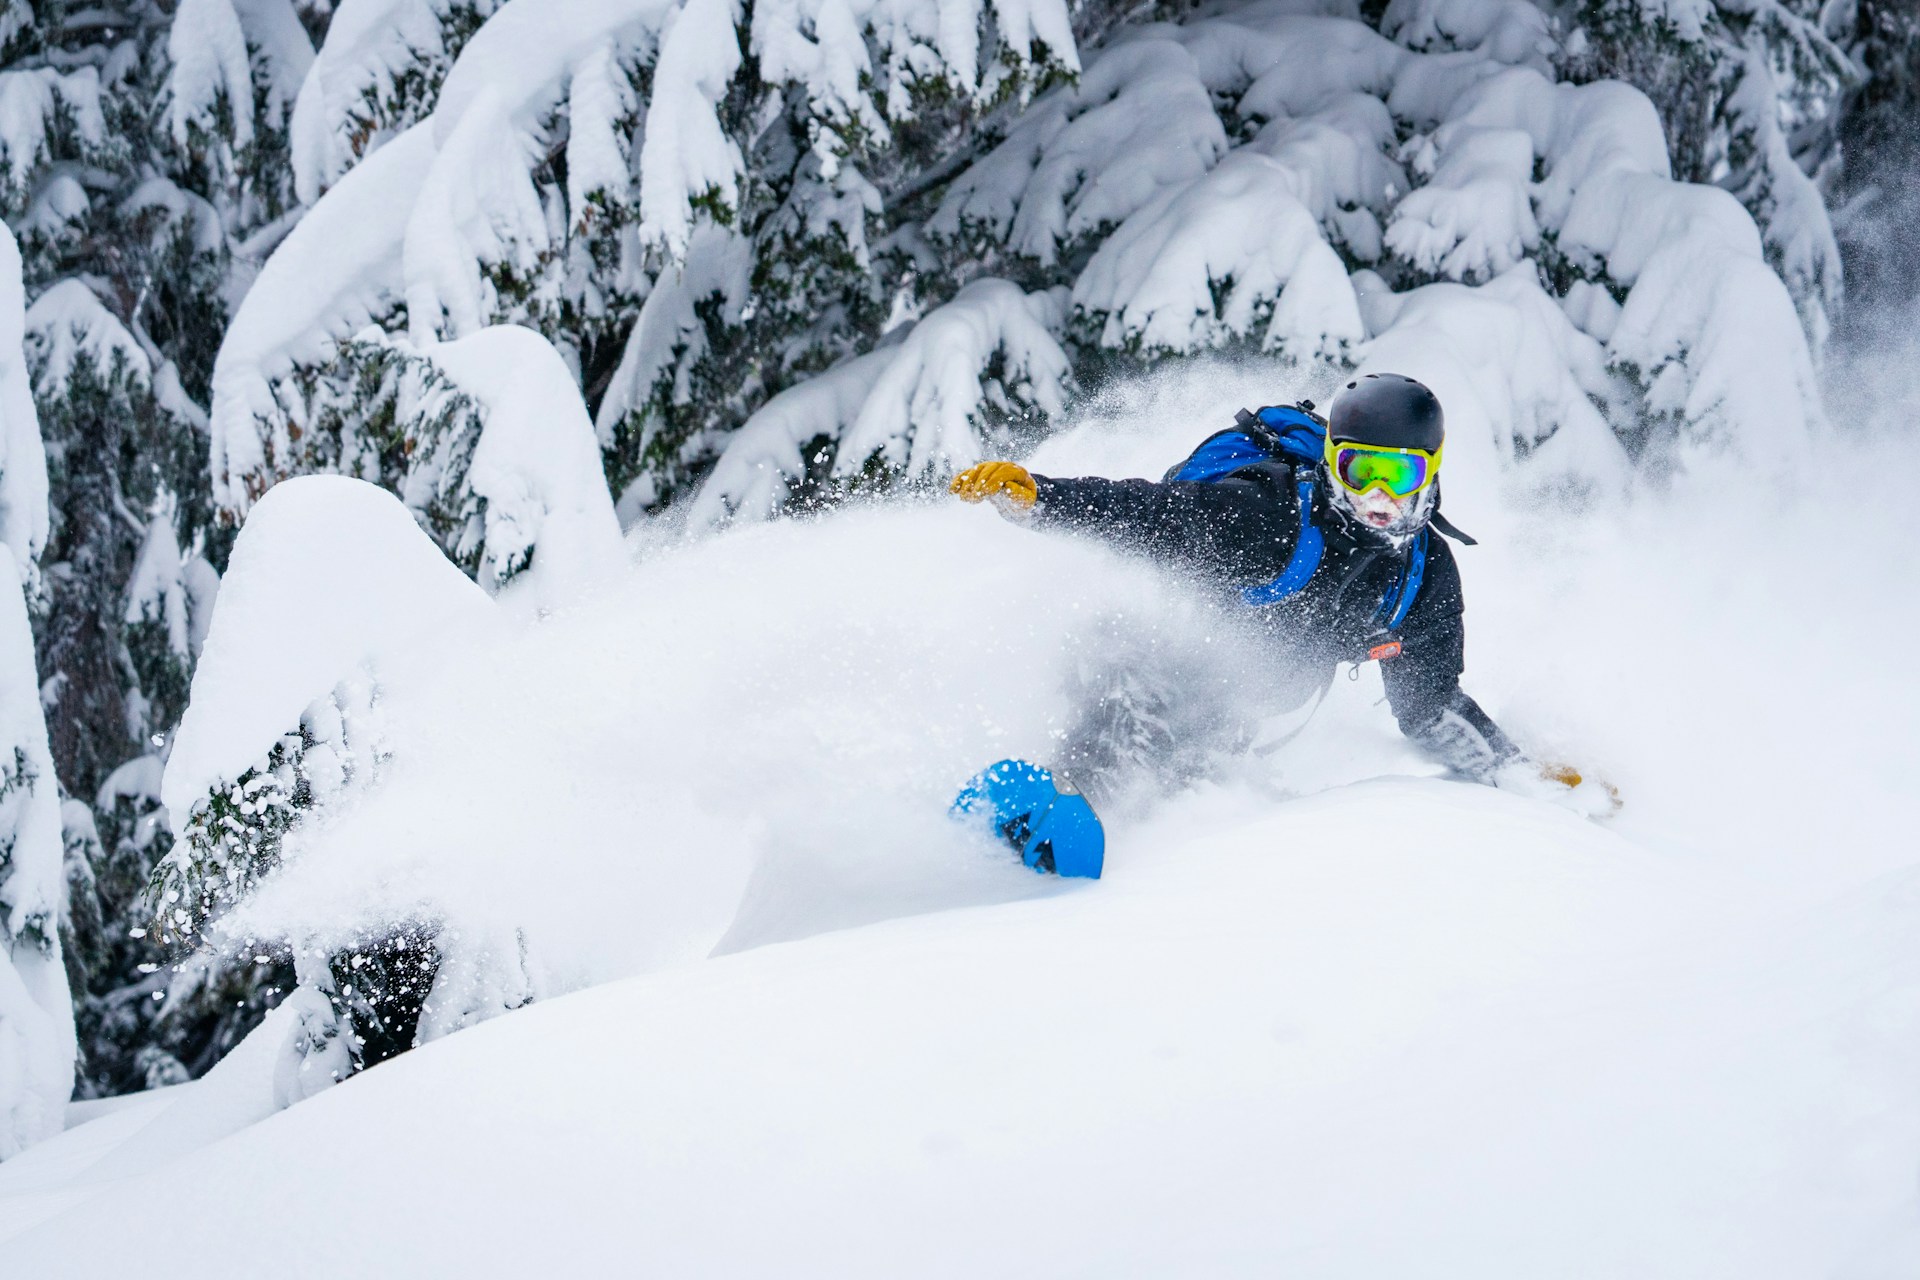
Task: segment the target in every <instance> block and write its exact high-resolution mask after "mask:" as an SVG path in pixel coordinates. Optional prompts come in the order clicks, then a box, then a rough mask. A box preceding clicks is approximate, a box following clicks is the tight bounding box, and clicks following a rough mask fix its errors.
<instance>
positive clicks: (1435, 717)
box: [1381, 534, 1522, 782]
mask: <svg viewBox="0 0 1920 1280" xmlns="http://www.w3.org/2000/svg"><path fill="white" fill-rule="evenodd" d="M1400 643H1401V652H1400V656H1398V657H1396V658H1389V659H1387V660H1386V661H1385V662H1383V663H1382V664H1381V677H1382V679H1383V680H1384V681H1385V683H1386V687H1387V702H1388V704H1389V705H1390V706H1391V707H1392V708H1393V715H1394V719H1396V720H1398V721H1399V723H1400V731H1401V732H1402V733H1404V734H1406V735H1407V737H1409V738H1411V739H1413V741H1415V742H1417V743H1418V744H1420V746H1421V747H1422V748H1424V749H1425V750H1426V751H1427V752H1428V753H1429V754H1431V755H1432V756H1433V757H1434V758H1435V759H1437V760H1439V761H1440V762H1441V763H1442V764H1444V765H1446V766H1447V767H1448V768H1450V769H1452V770H1454V771H1455V772H1456V773H1461V774H1465V775H1466V776H1467V777H1469V778H1473V779H1475V780H1477V781H1480V782H1487V781H1491V780H1492V777H1493V774H1494V773H1495V772H1496V771H1497V770H1498V769H1500V768H1501V766H1503V765H1506V764H1509V763H1511V762H1512V761H1515V760H1518V759H1521V758H1522V757H1521V752H1520V748H1519V747H1517V746H1515V745H1514V744H1513V740H1512V739H1511V738H1509V737H1507V735H1506V734H1505V733H1503V732H1502V731H1501V729H1500V726H1499V725H1497V724H1495V723H1494V722H1493V718H1492V717H1491V716H1489V715H1488V714H1487V713H1486V712H1485V711H1483V710H1481V709H1480V704H1479V703H1477V702H1475V701H1474V700H1473V699H1472V698H1470V697H1468V696H1467V694H1466V691H1465V690H1463V689H1461V687H1460V673H1461V672H1462V671H1464V670H1465V669H1466V619H1465V601H1464V598H1463V596H1462V593H1461V589H1460V567H1459V566H1458V565H1457V564H1455V563H1454V559H1453V549H1452V548H1451V547H1449V546H1448V545H1447V543H1446V541H1445V540H1444V539H1442V538H1441V537H1439V536H1438V535H1437V534H1436V535H1432V536H1430V538H1429V542H1428V552H1427V570H1426V580H1425V581H1424V582H1423V583H1422V585H1421V589H1420V595H1419V598H1418V599H1417V600H1415V602H1414V606H1413V608H1412V610H1411V611H1410V612H1409V613H1408V616H1407V620H1406V623H1405V624H1404V625H1403V626H1402V628H1401V633H1400Z"/></svg>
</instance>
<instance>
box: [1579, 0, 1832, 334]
mask: <svg viewBox="0 0 1920 1280" xmlns="http://www.w3.org/2000/svg"><path fill="white" fill-rule="evenodd" d="M1842 7H1843V6H1835V5H1822V4H1814V3H1808V2H1806V0H1680V2H1678V3H1676V2H1674V0H1583V2H1582V3H1581V4H1580V5H1579V6H1578V8H1577V9H1576V11H1575V17H1576V21H1577V25H1576V27H1575V28H1574V34H1573V38H1572V39H1571V40H1569V41H1568V45H1567V54H1566V56H1565V58H1564V59H1563V62H1564V65H1565V66H1566V67H1567V69H1568V70H1569V71H1570V72H1571V73H1572V74H1573V75H1575V76H1576V77H1577V78H1581V79H1587V78H1594V77H1600V76H1605V77H1617V78H1620V79H1624V80H1626V81H1628V82H1629V83H1632V84H1634V85H1636V86H1638V87H1640V88H1641V89H1643V90H1644V91H1645V92H1646V93H1647V94H1648V95H1649V96H1650V97H1651V98H1652V99H1653V101H1654V103H1655V105H1656V107H1657V108H1658V109H1659V111H1660V114H1661V118H1662V120H1663V121H1664V122H1665V123H1666V126H1667V132H1668V137H1669V140H1670V146H1671V151H1672V155H1673V162H1674V172H1675V176H1677V177H1680V178H1682V179H1684V180H1686V181H1690V182H1713V183H1717V184H1719V185H1721V186H1723V187H1725V188H1726V189H1727V190H1729V191H1731V192H1733V194H1734V195H1736V196H1737V197H1739V199H1740V202H1741V204H1743V205H1745V206H1746V208H1747V211H1748V212H1749V213H1751V214H1752V215H1753V217H1754V220H1755V221H1756V222H1757V223H1758V224H1759V226H1760V230H1761V234H1762V239H1763V242H1764V243H1765V246H1766V251H1767V259H1768V261H1769V262H1770V263H1772V265H1773V266H1774V268H1775V270H1776V271H1778V272H1779V273H1780V275H1781V277H1782V278H1783V279H1784V280H1785V281H1786V283H1787V287H1788V288H1789V289H1790V290H1791V291H1792V292H1793V296H1794V300H1795V302H1796V304H1797V305H1798V307H1799V308H1800V312H1801V316H1802V321H1803V324H1804V326H1805V328H1806V330H1807V334H1808V337H1809V338H1810V340H1811V341H1812V342H1813V344H1814V349H1815V354H1816V356H1817V355H1818V353H1819V349H1820V347H1821V345H1822V344H1823V343H1824V342H1825V340H1826V335H1827V333H1828V330H1829V329H1830V327H1831V323H1832V319H1833V317H1834V316H1835V314H1836V313H1837V312H1838V310H1839V306H1840V299H1841V294H1842V280H1841V263H1840V254H1839V247H1838V245H1837V244H1836V242H1835V239H1834V232H1833V224H1832V220H1831V218H1830V217H1829V215H1828V212H1827V207H1826V202H1825V193H1826V189H1827V187H1828V186H1830V184H1831V182H1832V179H1833V176H1834V170H1835V169H1836V168H1837V167H1838V164H1839V160H1840V155H1839V141H1840V119H1841V107H1842V103H1843V99H1844V97H1845V95H1846V94H1847V93H1848V91H1849V90H1850V89H1851V88H1852V87H1853V86H1854V84H1855V82H1856V79H1857V73H1856V70H1855V68H1854V67H1853V66H1852V64H1851V63H1850V62H1849V60H1848V57H1847V54H1846V52H1845V49H1844V47H1843V43H1844V41H1845V38H1846V35H1847V34H1848V33H1846V32H1844V31H1842V30H1839V29H1838V28H1837V26H1836V23H1837V18H1838V14H1839V11H1840V9H1841V8H1842Z"/></svg>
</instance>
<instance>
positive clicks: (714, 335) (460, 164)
mask: <svg viewBox="0 0 1920 1280" xmlns="http://www.w3.org/2000/svg"><path fill="white" fill-rule="evenodd" d="M389 7H391V6H389ZM479 12H480V11H478V10H474V11H466V10H453V9H444V8H434V9H429V8H428V7H427V6H424V5H418V6H408V7H406V13H407V14H408V15H409V17H408V21H409V22H412V21H414V20H416V19H417V20H418V21H419V23H420V24H421V29H422V30H423V31H426V30H427V29H429V28H431V30H432V31H433V32H435V33H437V34H435V35H433V36H432V38H430V39H429V38H423V39H421V40H419V41H411V42H406V44H407V50H409V52H405V53H403V54H401V55H400V56H397V57H390V56H388V55H389V53H391V52H392V50H390V49H388V48H387V47H386V46H385V45H381V46H379V47H378V48H376V47H375V46H374V45H373V44H370V43H367V42H366V40H365V39H364V37H363V36H362V35H361V34H359V33H360V31H361V25H362V24H357V23H356V24H349V23H347V22H346V20H345V19H346V10H344V9H343V11H342V14H341V17H340V18H339V19H338V20H337V21H336V22H335V24H334V26H333V27H332V29H331V34H330V35H329V38H328V40H327V42H326V43H324V44H323V45H322V47H321V50H320V54H319V59H318V62H317V63H316V67H318V68H326V67H338V68H342V69H343V70H341V71H340V73H339V74H340V76H341V77H342V78H341V80H340V83H341V84H363V85H373V86H375V87H372V88H367V89H363V91H362V92H361V95H360V97H361V100H364V101H374V100H378V101H381V102H389V101H390V102H393V103H395V104H401V105H397V106H396V107H395V108H394V109H393V110H391V111H386V112H385V114H383V115H382V116H381V117H380V119H379V121H378V122H375V123H373V124H372V125H371V127H369V126H368V122H367V121H366V120H365V119H364V118H363V117H362V116H356V115H355V111H356V110H357V108H356V107H354V106H353V105H352V102H350V101H349V96H350V95H349V96H340V95H338V94H335V93H333V91H332V90H330V89H327V88H325V87H324V86H322V87H310V88H309V90H308V93H309V96H310V99H311V105H310V102H309V101H303V102H302V103H301V105H300V110H299V126H298V130H297V131H298V132H299V135H300V137H301V138H302V139H307V138H309V137H311V138H313V139H314V140H315V141H314V143H313V146H312V149H311V150H310V151H308V150H303V151H302V152H301V154H302V156H303V157H308V156H310V157H311V165H310V167H303V169H302V174H303V177H302V181H303V183H306V184H308V188H310V189H313V190H318V189H319V188H320V187H322V186H327V190H326V192H325V194H324V195H323V196H321V197H320V199H319V201H318V203H317V204H316V205H315V206H314V210H313V213H312V215H311V216H310V217H309V218H308V219H307V222H306V223H305V224H303V226H302V227H301V228H299V229H298V231H296V233H295V235H294V236H292V237H289V239H288V241H287V243H286V244H285V245H284V246H282V248H281V249H280V251H279V253H278V254H276V256H275V259H274V261H273V262H271V263H270V264H269V266H268V274H270V275H275V276H278V277H281V278H294V279H301V280H308V279H312V278H314V277H315V275H316V264H317V263H318V262H320V261H321V260H322V259H323V258H324V259H325V260H326V261H327V263H328V266H327V268H326V274H327V275H328V276H330V277H331V281H330V285H329V287H328V288H325V289H321V290H314V289H306V290H304V291H302V293H301V294H300V295H299V296H289V295H288V294H287V292H286V291H284V290H283V291H280V296H281V301H280V303H279V305H278V306H275V307H271V308H269V307H265V306H262V307H261V308H259V309H258V310H257V313H256V314H248V313H247V311H246V310H244V309H243V313H242V315H241V316H240V317H238V318H237V320H236V323H235V325H234V328H233V331H232V333H231V334H230V335H229V337H228V340H227V345H226V348H225V349H224V350H223V352H222V355H221V361H220V371H219V373H218V374H217V376H216V379H215V381H216V392H215V402H214V409H213V418H214V432H215V442H216V443H215V450H216V452H215V468H214V470H215V477H214V478H215V485H216V496H217V497H218V499H219V501H220V502H221V504H222V506H223V507H224V508H225V509H227V510H228V511H230V512H233V513H234V514H236V515H237V514H239V513H241V512H243V511H244V510H245V508H246V506H247V504H248V503H249V502H251V501H252V500H253V499H254V497H256V496H257V494H258V493H259V492H260V491H261V490H262V489H263V488H264V487H265V485H267V484H269V483H271V482H272V481H273V480H275V479H277V478H280V477H282V476H285V475H291V474H299V473H301V472H302V471H305V470H309V469H325V468H324V466H323V467H321V468H315V467H313V466H312V465H311V463H312V462H313V461H314V460H313V459H309V458H306V457H302V456H299V452H298V450H295V449H291V448H289V447H287V444H288V442H289V441H291V440H292V439H296V438H304V436H305V434H306V433H307V431H308V429H309V425H310V420H311V419H312V418H313V417H315V416H316V415H315V413H314V411H313V409H312V405H313V404H314V402H315V400H316V398H317V399H319V400H323V401H325V402H327V403H337V402H338V401H340V400H341V399H343V398H344V399H348V400H351V399H353V396H354V393H353V390H352V386H351V384H352V383H353V382H354V381H356V380H357V379H359V378H360V377H361V374H360V373H359V370H360V369H361V368H362V366H363V363H364V361H365V360H366V359H368V358H370V357H371V356H372V354H373V352H372V349H371V348H368V347H365V346H361V345H354V344H350V343H349V340H350V339H352V338H354V337H355V335H356V334H358V333H360V332H361V331H362V330H363V328H364V327H365V325H366V324H367V322H368V321H369V320H372V321H375V322H378V323H379V324H380V325H381V327H382V328H383V329H384V330H385V331H387V332H388V333H389V334H397V333H399V332H400V331H401V330H402V328H403V326H404V328H405V330H406V331H407V332H408V333H409V334H410V335H411V340H412V341H413V343H414V344H415V345H416V346H424V345H425V344H426V343H428V342H430V341H432V340H434V339H445V338H455V337H461V336H465V335H467V334H469V333H472V332H474V331H475V330H477V329H479V328H482V327H485V326H487V325H489V324H495V323H500V322H503V321H504V322H513V323H523V324H526V325H529V326H531V327H533V328H535V329H538V330H540V331H541V332H543V333H545V334H546V335H547V336H548V337H549V338H550V339H552V340H553V341H554V343H555V344H556V345H557V346H558V347H559V348H560V350H561V351H562V352H563V354H564V355H565V356H566V357H567V359H568V361H569V363H570V364H571V365H572V367H573V368H574V369H575V371H576V376H577V378H578V380H579V382H580V385H581V386H582V387H583V389H584V391H585V393H586V396H587V399H588V402H589V404H590V406H592V407H594V409H595V411H596V419H597V422H598V424H599V429H600V433H601V443H602V445H603V447H604V449H605V452H606V459H607V471H608V475H609V477H610V479H611V480H612V482H613V483H614V485H615V487H616V490H622V491H624V490H626V489H627V488H628V487H629V485H630V483H631V482H635V481H637V482H638V487H637V488H635V489H634V490H633V497H632V498H631V499H630V501H629V506H635V507H646V506H651V505H657V504H658V503H660V502H663V501H665V500H666V499H667V498H669V497H671V496H672V495H673V494H675V493H678V492H682V491H684V490H685V488H686V487H687V484H688V481H689V480H691V479H693V478H696V477H697V476H698V475H699V474H700V473H701V472H702V471H703V470H704V469H705V468H706V467H707V466H708V465H710V464H711V461H712V459H713V457H714V455H715V453H716V451H717V445H718V442H719V440H720V438H721V437H722V436H724V435H725V434H726V433H727V432H728V431H729V430H731V428H732V427H733V426H736V425H737V424H738V422H739V421H740V419H741V418H742V417H744V416H745V414H746V413H747V412H748V411H750V410H751V409H752V408H754V407H756V406H757V405H758V404H760V403H761V402H763V401H764V400H765V399H767V397H768V396H770V395H771V394H773V393H774V392H777V391H778V390H780V389H782V388H783V387H784V386H786V385H788V384H789V383H791V382H793V381H794V380H795V379H796V378H797V377H799V376H801V375H803V374H806V373H810V372H814V371H817V370H819V369H822V368H824V367H826V366H828V365H830V364H832V363H834V362H836V361H838V360H839V359H841V358H843V357H845V356H847V355H849V354H851V353H853V352H854V351H855V350H856V349H857V348H858V347H860V346H861V345H863V344H866V343H870V342H871V341H873V340H874V339H876V338H877V337H878V336H879V335H880V333H881V332H882V331H883V329H884V328H885V326H886V322H887V319H888V317H889V316H890V315H891V314H892V306H893V301H894V294H895V292H896V291H895V290H893V289H891V288H890V287H889V285H888V278H889V276H897V275H898V274H899V270H898V269H894V270H891V271H883V270H880V269H878V267H877V263H876V256H875V255H876V253H877V252H879V250H878V249H877V248H876V247H875V246H874V245H873V244H872V243H871V241H870V239H869V231H870V228H871V227H873V226H875V225H878V222H879V219H880V218H881V216H882V214H883V211H884V202H885V199H886V196H887V192H888V191H889V190H891V189H892V188H895V187H898V188H901V189H911V188H914V187H916V186H917V185H919V184H920V180H921V176H922V172H923V170H924V168H925V166H926V165H927V164H928V163H930V162H937V161H939V160H941V159H943V158H944V156H945V154H946V153H947V152H949V151H952V150H953V149H955V147H957V146H964V145H965V136H964V131H963V130H962V129H961V128H960V125H961V123H962V122H963V121H965V120H966V119H968V118H970V117H971V116H972V115H974V114H977V113H978V112H980V111H982V110H986V109H989V108H992V107H994V106H996V105H999V104H1002V103H1008V102H1017V101H1020V100H1022V99H1023V98H1024V96H1025V95H1027V94H1029V93H1031V92H1032V91H1033V90H1034V89H1035V88H1036V87H1039V86H1041V85H1043V84H1045V83H1047V82H1049V81H1050V80H1053V79H1057V78H1059V77H1060V76H1063V75H1067V74H1071V73H1072V72H1073V71H1075V70H1076V69H1077V63H1076V60H1075V54H1074V47H1075V45H1074V40H1073V36H1072V32H1071V27H1070V24H1069V22H1068V18H1067V14H1066V11H1065V8H1064V6H1062V5H1060V4H1058V3H1057V2H1056V0H1045V2H1043V3H1040V4H1037V5H1026V4H1018V5H1016V4H994V5H971V6H969V5H963V6H962V7H961V8H960V9H957V10H953V11H952V12H948V11H946V10H943V9H936V8H935V6H932V5H909V6H905V7H904V8H896V7H877V6H863V5H853V6H849V5H844V4H840V3H838V2H837V0H830V2H828V3H824V4H801V5H797V6H778V5H761V6H757V7H745V6H739V5H736V4H734V3H731V0H690V2H689V3H686V4H681V5H675V4H666V3H659V4H650V3H633V4H589V3H580V4H575V5H569V6H568V7H567V8H566V9H565V10H564V11H563V12H558V13H556V12H555V11H553V10H551V9H550V8H549V7H545V6H541V5H538V4H529V3H526V2H525V0H521V2H520V3H514V4H508V5H506V6H504V7H502V8H501V9H500V10H499V11H498V12H496V13H493V14H492V16H491V17H488V18H486V20H485V21H484V23H482V24H481V25H480V26H479V29H478V30H477V31H474V32H472V34H471V35H470V36H467V37H466V38H464V40H457V39H455V36H456V35H459V34H462V33H461V31H460V28H462V26H463V24H465V23H467V22H469V21H470V20H472V18H473V17H477V16H479ZM462 15H466V16H462ZM336 41H338V42H339V43H338V46H337V49H336V47H335V42H336ZM456 44H457V46H458V48H459V53H458V56H457V57H455V58H453V59H452V62H451V66H450V67H448V68H447V69H446V70H445V71H444V75H442V73H441V71H440V69H439V68H440V65H441V60H442V59H444V58H445V56H446V54H447V52H448V51H450V50H451V49H453V48H454V47H455V46H456ZM347 68H351V70H345V69H347ZM436 81H438V82H439V89H438V92H437V93H431V86H432V85H434V83H435V82H436ZM428 94H431V110H430V111H424V110H421V109H420V108H419V107H418V105H417V104H420V103H421V102H422V101H423V100H424V99H425V97H426V96H427V95H428ZM330 95H331V96H330ZM328 102H331V103H332V105H331V106H328V105H327V103H328ZM408 104H415V105H408ZM383 110H384V109H383ZM416 116H417V118H418V120H419V122H418V123H417V124H415V125H413V126H412V127H411V128H408V129H406V130H405V131H404V132H398V133H397V134H395V130H397V128H398V127H399V126H400V125H402V124H405V123H406V122H407V121H408V120H410V119H413V118H416ZM309 119H312V120H314V121H316V123H313V124H311V125H310V124H309V123H308V121H309ZM356 121H359V123H356ZM387 134H395V136H392V137H391V140H389V141H386V142H384V144H379V139H380V138H381V137H382V136H385V135H387ZM304 145H305V144H304V143H303V146H304ZM356 157H357V163H356V162H355V161H356ZM302 163H303V166H307V164H308V161H307V160H306V159H303V161H302ZM349 165H351V166H352V167H347V166H349ZM909 194H911V192H910V191H909ZM310 227H313V228H327V230H325V231H322V230H319V229H315V230H311V231H310V230H309V228H310ZM302 233H305V234H302ZM888 252H889V253H891V254H893V255H894V256H895V257H898V258H899V259H900V260H901V261H903V262H904V261H906V260H907V258H908V257H909V256H910V252H909V250H907V249H906V248H904V247H897V248H889V249H888ZM250 301H251V300H250ZM322 384H326V385H325V386H324V387H323V386H322Z"/></svg>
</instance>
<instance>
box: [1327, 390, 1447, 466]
mask: <svg viewBox="0 0 1920 1280" xmlns="http://www.w3.org/2000/svg"><path fill="white" fill-rule="evenodd" d="M1327 426H1328V430H1327V435H1328V437H1329V438H1331V439H1333V440H1351V441H1353V442H1355V443H1356V444H1372V445H1380V446H1382V447H1383V448H1388V449H1426V450H1428V451H1432V450H1435V449H1438V448H1439V447H1440V442H1441V441H1442V440H1443V439H1445V438H1446V434H1447V432H1446V417H1445V415H1444V414H1442V413H1441V412H1440V401H1439V400H1438V399H1436V398H1435V396H1434V394H1433V392H1431V391H1429V390H1427V388H1426V387H1425V386H1424V385H1423V384H1421V383H1418V382H1415V381H1414V380H1413V379H1412V378H1409V377H1407V376H1406V375H1405V374H1400V373H1370V374H1368V375H1367V376H1366V377H1364V378H1356V379H1354V380H1353V381H1352V382H1349V383H1348V384H1347V385H1346V386H1344V387H1342V388H1341V389H1340V391H1339V393H1338V394H1337V395H1335V396H1334V398H1333V412H1332V414H1331V415H1329V417H1328V419H1327Z"/></svg>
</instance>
